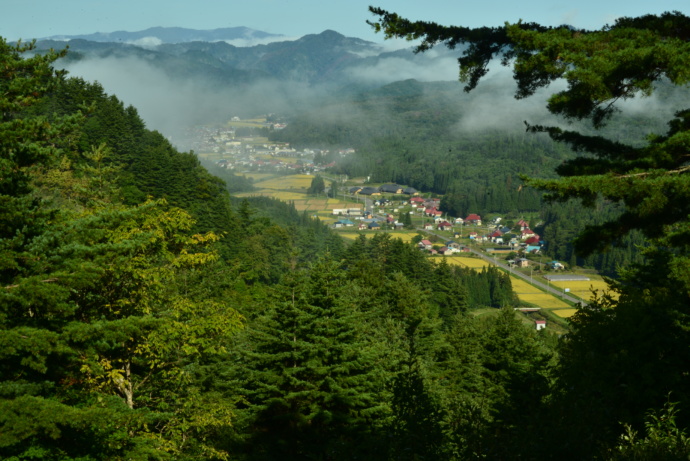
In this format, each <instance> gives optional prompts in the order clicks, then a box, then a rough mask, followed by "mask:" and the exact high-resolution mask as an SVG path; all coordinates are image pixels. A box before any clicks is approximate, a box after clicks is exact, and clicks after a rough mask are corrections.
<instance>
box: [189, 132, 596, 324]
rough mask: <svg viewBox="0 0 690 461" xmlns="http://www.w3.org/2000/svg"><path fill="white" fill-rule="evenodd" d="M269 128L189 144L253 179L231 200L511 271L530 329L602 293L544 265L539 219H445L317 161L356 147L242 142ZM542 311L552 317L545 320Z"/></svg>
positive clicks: (434, 209) (588, 278)
mask: <svg viewBox="0 0 690 461" xmlns="http://www.w3.org/2000/svg"><path fill="white" fill-rule="evenodd" d="M266 127H267V122H266V120H265V119H263V118H261V119H252V120H239V119H235V120H231V121H230V122H228V124H227V126H221V127H196V128H195V130H196V134H195V137H194V139H195V144H194V146H195V148H196V152H197V155H198V156H199V157H200V158H201V159H205V160H207V161H211V162H213V163H215V164H216V165H218V166H219V167H222V168H225V169H227V170H229V171H230V172H232V173H233V174H236V175H240V176H245V177H247V178H250V179H251V180H252V181H253V184H254V186H255V190H254V191H251V192H244V193H239V194H236V195H237V196H240V197H241V196H256V195H263V196H270V197H273V198H276V199H279V200H282V201H285V202H290V203H292V204H293V205H294V206H295V208H296V209H297V210H298V211H304V212H306V213H309V214H310V215H311V216H312V217H313V218H317V219H319V220H320V221H322V222H324V223H325V224H327V225H329V226H330V227H331V228H332V229H333V230H334V231H336V232H338V233H339V234H340V235H341V236H342V237H343V238H344V239H345V240H346V241H348V240H349V241H351V240H352V239H354V238H357V237H358V236H359V235H365V236H367V237H371V236H373V235H376V234H377V233H382V232H383V233H388V234H390V236H391V237H393V238H400V239H402V240H403V241H406V242H411V243H412V244H414V245H416V246H417V248H418V249H419V250H420V251H422V252H424V253H426V254H427V255H428V257H430V258H446V260H447V261H448V262H449V263H450V264H458V265H461V266H464V267H470V268H473V269H475V270H483V269H484V268H486V267H489V266H495V267H499V268H501V269H504V270H506V271H509V272H510V273H511V278H512V280H513V286H514V290H515V292H516V293H517V295H518V297H519V298H520V300H521V303H522V307H521V310H523V311H524V312H525V313H527V314H533V313H535V312H537V313H538V312H539V311H540V310H542V309H543V311H542V313H541V314H537V316H536V317H532V319H531V320H530V321H531V322H533V324H534V325H535V326H536V328H544V327H545V325H546V324H545V323H542V322H543V321H544V319H545V318H546V317H549V318H551V319H552V320H555V321H556V323H557V322H558V319H567V318H568V317H570V316H571V315H573V314H574V313H575V312H576V306H577V305H578V304H585V303H586V302H587V300H588V299H589V297H590V296H591V290H592V289H593V288H595V289H604V288H605V286H606V284H605V282H604V281H603V278H602V277H601V276H599V275H598V274H596V273H585V274H583V273H582V272H581V271H577V272H576V271H573V270H572V269H574V268H569V267H567V265H566V264H564V263H563V262H560V261H554V260H549V258H548V257H546V258H545V254H544V253H545V251H544V250H545V248H546V245H547V244H548V243H547V242H545V241H544V240H542V238H541V236H540V235H538V234H537V233H536V232H535V231H534V230H533V229H532V227H535V226H537V225H538V224H539V223H538V220H536V221H535V219H537V217H536V216H522V217H519V216H518V217H516V216H498V215H490V216H488V217H482V216H480V215H479V214H477V213H468V215H467V216H458V217H454V216H449V215H448V214H447V213H445V212H443V211H442V210H441V201H442V197H438V196H433V194H428V193H423V192H420V191H418V190H416V189H415V188H413V187H409V186H403V185H398V184H393V183H386V184H372V183H370V182H369V181H368V178H347V177H342V176H333V175H331V174H330V173H329V168H331V167H332V166H334V165H335V163H324V162H322V161H321V162H315V159H323V158H325V157H326V156H327V155H328V156H329V158H335V159H337V158H340V157H344V156H348V155H351V154H352V153H354V150H353V149H342V150H338V151H337V152H329V151H328V150H325V149H320V148H308V149H302V150H299V151H298V150H296V149H293V148H291V147H290V146H289V145H287V144H285V143H282V144H281V143H271V142H269V141H268V138H267V137H262V136H256V135H255V134H254V135H251V136H249V135H247V129H249V128H251V129H254V130H256V129H258V128H262V129H266ZM271 129H276V128H275V127H271ZM278 129H280V128H278ZM333 154H336V155H333ZM317 175H319V176H321V177H322V178H323V179H324V180H325V184H326V187H325V188H324V191H323V193H319V194H316V195H311V194H307V190H308V189H309V188H310V184H311V182H312V181H313V180H314V178H315V177H316V176H317ZM530 222H531V223H532V226H530ZM547 313H551V314H553V315H550V316H549V315H546V317H545V316H544V315H542V314H547ZM537 321H538V322H539V323H534V322H537ZM552 325H553V326H556V325H555V324H554V323H553V322H552Z"/></svg>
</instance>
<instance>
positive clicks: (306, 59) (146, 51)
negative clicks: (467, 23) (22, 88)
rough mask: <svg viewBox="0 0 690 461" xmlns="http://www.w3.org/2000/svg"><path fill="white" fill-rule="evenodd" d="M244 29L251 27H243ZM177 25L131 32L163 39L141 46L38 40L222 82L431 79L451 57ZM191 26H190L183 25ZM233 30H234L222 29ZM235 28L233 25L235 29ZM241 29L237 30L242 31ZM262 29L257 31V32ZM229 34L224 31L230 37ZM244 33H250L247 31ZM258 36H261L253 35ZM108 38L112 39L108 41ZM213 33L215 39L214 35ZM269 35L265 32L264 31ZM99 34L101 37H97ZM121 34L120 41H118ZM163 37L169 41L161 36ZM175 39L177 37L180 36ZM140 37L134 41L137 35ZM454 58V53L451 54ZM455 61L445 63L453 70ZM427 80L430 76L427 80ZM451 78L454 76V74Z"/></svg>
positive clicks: (343, 40) (334, 35) (328, 37)
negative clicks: (257, 40) (249, 41)
mask: <svg viewBox="0 0 690 461" xmlns="http://www.w3.org/2000/svg"><path fill="white" fill-rule="evenodd" d="M239 29H241V31H245V32H246V31H250V32H251V33H255V32H256V31H251V30H250V29H246V28H239ZM158 30H163V31H167V32H170V34H171V35H170V36H167V35H165V34H158V35H155V34H154V35H149V36H147V35H146V33H147V32H148V31H154V32H155V31H158ZM176 30H178V29H163V28H156V29H148V31H143V32H140V33H137V35H136V36H135V35H129V36H127V37H128V38H130V39H135V38H136V37H139V38H138V39H137V40H140V41H144V39H145V38H146V37H148V38H150V39H151V40H148V42H147V43H149V44H150V43H153V41H155V40H160V41H161V42H162V43H160V44H158V45H156V46H142V45H141V44H136V43H133V42H132V41H130V42H128V41H127V40H126V39H125V38H123V39H117V37H118V35H117V34H119V33H118V32H114V33H111V34H94V38H95V39H94V40H91V39H86V38H72V39H71V40H69V41H67V42H64V41H58V40H56V39H51V40H40V41H38V43H37V46H38V48H39V49H49V48H57V49H59V48H64V47H65V45H67V46H68V47H69V55H68V57H67V59H66V62H71V63H74V62H77V61H87V60H93V59H103V58H129V57H134V58H140V59H143V60H145V61H146V62H148V63H150V64H151V65H153V66H155V67H158V68H160V69H162V70H164V71H165V72H166V73H168V74H170V75H177V76H180V75H182V76H185V77H186V78H189V77H194V78H202V79H204V80H208V79H209V78H211V79H212V80H213V81H214V82H222V83H223V84H227V83H231V82H235V81H237V80H236V78H237V76H238V75H239V76H240V77H239V78H240V80H245V81H246V78H247V76H249V77H248V78H252V79H262V78H268V79H275V80H279V81H283V82H284V81H290V82H300V83H306V84H308V85H319V84H326V83H328V84H330V85H335V86H340V87H343V86H346V85H352V84H358V83H361V82H362V80H368V81H372V80H373V81H375V84H385V83H390V82H392V81H395V80H402V79H406V78H418V79H420V80H424V78H420V77H419V76H417V75H405V76H404V78H403V76H401V75H400V74H399V72H398V70H403V71H404V72H406V73H409V72H410V70H411V69H413V68H415V64H416V68H418V69H424V70H425V72H428V73H429V75H430V77H431V79H435V80H443V79H444V78H443V77H439V76H438V74H436V73H434V72H429V70H430V69H432V67H433V63H434V62H436V63H438V60H439V59H443V58H444V57H449V56H450V55H449V54H448V53H445V54H444V53H438V54H437V55H433V56H432V55H431V54H423V55H422V54H420V55H415V54H414V53H412V51H411V50H410V49H405V50H397V51H389V50H387V49H386V48H384V47H382V46H381V45H380V44H377V43H373V42H369V41H366V40H362V39H359V38H352V37H346V36H344V35H342V34H340V33H338V32H335V31H332V30H326V31H324V32H322V33H320V34H311V35H305V36H304V37H301V38H299V39H297V40H283V41H274V42H271V43H267V44H261V45H254V46H235V45H233V44H230V43H227V42H226V41H222V40H215V38H218V37H220V36H221V34H220V33H219V32H218V31H219V30H220V29H219V30H217V31H206V32H205V33H204V34H201V32H204V31H193V32H194V33H196V32H199V34H196V35H194V34H192V32H188V33H185V34H182V33H180V34H177V35H175V37H177V39H182V38H183V37H185V36H186V37H192V36H194V37H197V35H198V36H201V35H203V36H205V37H207V38H208V39H207V40H197V41H185V42H174V43H173V39H172V34H173V32H174V31H176ZM179 30H180V31H187V29H179ZM223 30H231V29H223ZM233 30H234V29H233ZM241 31H240V30H238V31H236V32H237V33H238V34H240V33H241ZM257 34H258V32H257ZM228 36H229V35H225V37H228ZM245 36H247V35H246V34H245ZM255 36H257V37H258V35H255ZM106 37H110V38H111V39H112V40H113V41H110V42H106V41H104V40H105V39H106ZM211 37H212V38H214V40H211V39H210V38H211ZM264 37H265V36H264ZM96 39H97V40H96ZM116 39H117V40H116ZM164 39H165V42H163V40H164ZM177 39H176V40H177ZM134 41H136V40H134ZM452 59H454V58H452ZM391 63H395V65H397V66H398V67H397V69H391V67H390V64H391ZM453 67H454V64H452V65H449V66H446V68H447V69H453ZM427 80H428V79H427ZM447 80H455V76H454V75H453V76H450V78H447Z"/></svg>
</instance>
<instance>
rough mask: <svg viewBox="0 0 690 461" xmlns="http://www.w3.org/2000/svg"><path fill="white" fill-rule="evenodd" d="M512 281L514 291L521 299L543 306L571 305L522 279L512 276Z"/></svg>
mask: <svg viewBox="0 0 690 461" xmlns="http://www.w3.org/2000/svg"><path fill="white" fill-rule="evenodd" d="M510 282H511V283H512V285H513V291H514V292H515V293H516V294H517V296H518V298H519V299H520V301H524V302H526V303H530V304H532V305H534V306H536V307H542V308H558V307H569V305H568V303H566V302H565V301H563V300H560V299H558V298H557V297H555V296H554V295H552V294H549V293H545V292H543V291H541V290H540V289H539V288H537V287H534V286H532V285H530V284H529V283H527V282H526V281H524V280H522V279H519V278H517V277H511V278H510Z"/></svg>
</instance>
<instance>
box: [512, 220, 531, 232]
mask: <svg viewBox="0 0 690 461" xmlns="http://www.w3.org/2000/svg"><path fill="white" fill-rule="evenodd" d="M515 226H516V227H519V228H520V230H521V231H523V230H525V229H529V224H528V223H527V221H525V220H524V219H521V220H519V221H518V222H517V223H516V224H515Z"/></svg>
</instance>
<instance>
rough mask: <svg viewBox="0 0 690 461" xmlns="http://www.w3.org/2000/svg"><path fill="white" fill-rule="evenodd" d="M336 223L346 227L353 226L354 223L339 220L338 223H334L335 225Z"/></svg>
mask: <svg viewBox="0 0 690 461" xmlns="http://www.w3.org/2000/svg"><path fill="white" fill-rule="evenodd" d="M338 223H340V224H341V225H343V226H346V227H352V226H354V225H355V223H354V222H352V221H350V220H349V219H341V220H340V221H336V224H338Z"/></svg>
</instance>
